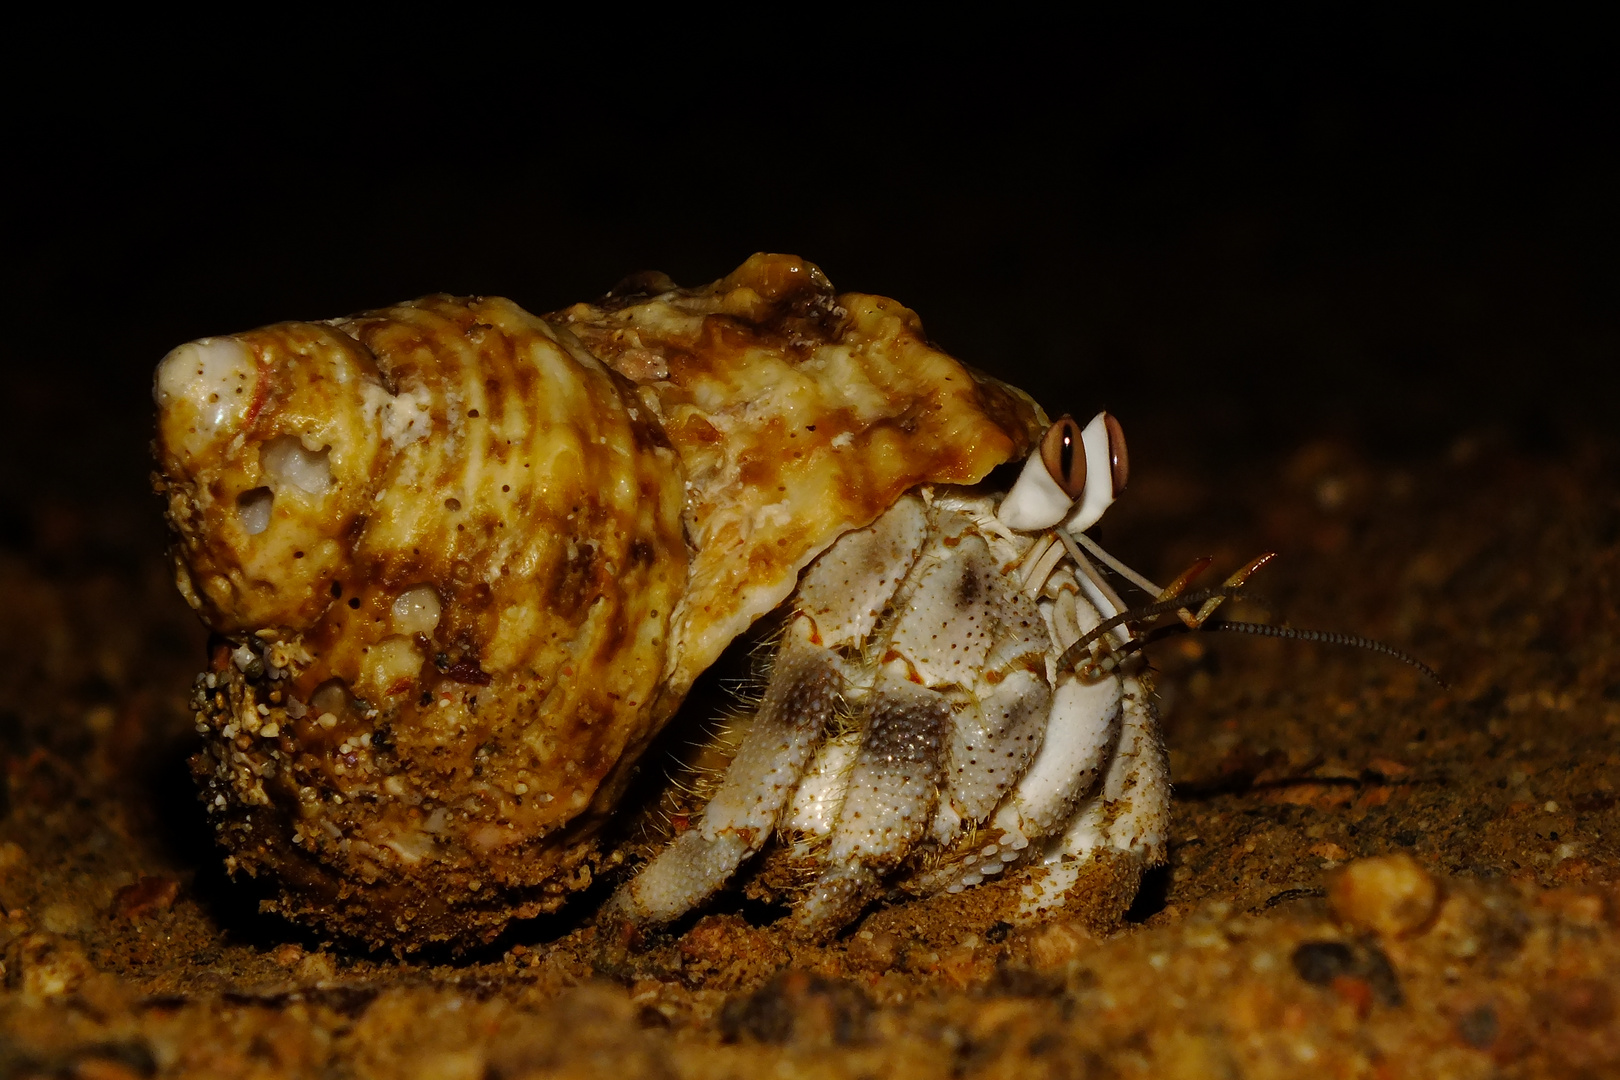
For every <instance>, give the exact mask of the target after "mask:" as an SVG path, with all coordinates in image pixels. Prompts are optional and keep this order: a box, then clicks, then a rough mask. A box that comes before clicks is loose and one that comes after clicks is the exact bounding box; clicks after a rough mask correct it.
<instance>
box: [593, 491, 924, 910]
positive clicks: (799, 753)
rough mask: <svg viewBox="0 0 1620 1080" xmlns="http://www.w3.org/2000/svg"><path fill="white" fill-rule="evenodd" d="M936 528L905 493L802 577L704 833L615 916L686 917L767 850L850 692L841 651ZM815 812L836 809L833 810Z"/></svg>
mask: <svg viewBox="0 0 1620 1080" xmlns="http://www.w3.org/2000/svg"><path fill="white" fill-rule="evenodd" d="M927 524H928V523H927V519H926V514H925V511H924V509H923V505H922V502H921V500H919V499H917V498H915V497H912V496H908V497H906V498H903V499H901V500H900V501H899V502H898V503H896V504H895V505H894V506H893V507H892V508H890V510H889V511H888V513H886V514H884V515H883V516H882V517H880V518H879V519H878V520H877V521H876V522H874V523H873V524H872V525H871V526H870V527H868V528H865V529H857V530H855V531H853V532H850V533H847V534H845V535H844V536H843V537H841V538H840V539H839V540H838V542H837V543H836V544H834V545H833V546H832V547H831V548H829V549H828V550H827V551H826V552H825V553H823V555H822V556H821V558H819V559H818V560H816V562H815V564H814V565H812V566H811V567H810V568H809V569H808V570H807V571H806V572H805V574H804V578H803V580H802V581H801V582H800V585H799V591H798V594H797V603H798V608H799V612H800V614H799V615H798V616H797V617H796V618H795V619H794V620H793V621H792V623H791V624H790V625H789V627H788V631H787V634H786V636H785V638H784V640H783V643H782V647H781V649H780V651H779V652H778V653H777V657H776V661H775V665H774V666H773V668H772V670H771V677H770V681H769V683H768V684H767V686H766V689H765V697H764V700H763V701H762V702H761V703H760V708H759V713H758V715H757V716H756V718H755V720H754V726H753V728H752V729H751V730H750V731H749V733H748V736H747V737H746V738H745V739H744V740H743V744H742V746H741V748H740V749H739V750H738V752H737V756H736V758H734V759H733V760H732V763H731V765H730V767H729V768H728V769H727V770H726V776H725V779H724V780H723V781H722V782H721V785H720V790H719V791H718V792H716V793H715V796H714V798H713V799H711V800H710V801H709V805H708V806H707V807H705V808H704V811H703V818H702V821H701V822H700V823H699V824H698V826H697V827H696V828H694V829H691V830H690V831H688V832H686V833H683V834H682V835H681V836H680V837H679V838H677V839H676V841H675V842H674V843H673V844H671V845H670V846H669V847H668V848H666V849H664V850H663V851H662V852H660V853H659V854H658V856H657V857H656V858H655V859H653V860H652V862H650V863H648V864H647V865H646V866H645V867H643V868H642V871H641V873H640V874H638V875H637V876H636V877H635V878H633V879H632V880H631V881H629V882H628V883H627V884H625V885H624V886H623V887H622V888H620V889H619V891H618V892H617V893H616V894H614V897H613V900H612V901H611V902H610V905H609V910H610V911H612V912H617V913H619V914H621V915H622V916H623V917H625V918H628V919H630V920H632V921H634V922H651V923H662V922H669V921H671V920H673V919H677V918H679V917H680V916H681V915H684V914H685V913H686V912H687V911H689V910H691V909H692V908H693V907H694V906H696V905H697V904H699V903H701V902H702V901H703V900H704V899H706V898H707V897H708V896H709V895H711V894H712V893H714V892H715V891H716V890H718V889H719V888H720V887H721V886H722V885H724V884H725V882H726V880H727V879H728V878H729V877H731V875H732V874H733V873H735V872H736V870H737V867H738V866H740V865H741V864H742V862H743V860H745V859H747V858H749V857H750V856H751V855H753V854H754V853H755V852H757V851H759V849H760V848H761V847H762V846H764V844H765V841H766V840H768V839H769V838H770V836H771V834H772V832H774V831H775V829H776V826H777V821H778V819H779V818H780V817H781V814H782V810H783V807H784V806H786V805H787V803H788V800H789V798H790V797H791V796H793V794H794V790H795V788H797V787H798V786H799V784H800V780H801V778H802V777H804V776H805V774H806V771H807V770H809V769H810V766H811V761H812V758H813V757H814V756H815V753H816V748H817V746H818V745H819V744H820V742H821V740H822V737H823V736H824V735H825V734H826V731H827V728H828V726H829V724H830V722H831V721H832V719H833V715H834V712H835V710H836V708H837V707H838V704H839V701H840V699H841V698H842V696H843V694H844V693H845V690H846V689H847V683H846V680H845V677H844V674H843V673H844V670H845V667H846V665H845V662H844V661H843V660H842V659H840V658H839V656H838V654H837V652H836V651H834V650H836V649H838V648H841V647H851V646H858V645H859V644H860V643H861V642H862V640H864V638H865V637H866V636H867V635H868V634H870V633H871V632H872V628H873V626H874V625H875V624H876V623H877V621H878V619H879V618H880V617H881V615H882V613H883V609H884V608H885V606H886V605H887V604H888V601H889V598H890V597H891V596H893V594H894V591H895V590H896V589H897V588H898V587H899V586H900V583H901V582H902V581H903V580H904V579H905V577H906V574H907V572H908V571H909V570H910V568H911V566H912V563H913V562H915V561H916V559H917V554H918V551H919V550H920V549H921V546H922V543H923V538H924V536H925V535H926V532H927ZM936 756H937V755H936ZM829 780H833V781H835V780H836V777H831V778H829V777H817V784H818V789H826V788H829V787H833V786H836V785H835V784H830V783H829V782H828V781H829ZM930 790H932V788H930ZM826 794H827V793H826V792H825V791H823V795H824V796H825V795H826ZM838 795H839V797H840V798H841V797H842V793H841V792H839V793H838ZM814 801H815V800H812V802H814ZM826 801H827V800H826V798H825V797H824V798H823V799H822V800H821V803H822V804H825V802H826ZM931 808H932V807H931V805H930V809H931ZM817 809H818V810H819V811H820V812H821V813H823V814H826V813H827V812H828V807H826V806H825V805H821V806H819V807H817Z"/></svg>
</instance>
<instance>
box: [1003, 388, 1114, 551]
mask: <svg viewBox="0 0 1620 1080" xmlns="http://www.w3.org/2000/svg"><path fill="white" fill-rule="evenodd" d="M1129 476H1130V458H1129V457H1128V456H1127V455H1126V452H1125V430H1124V429H1123V428H1121V427H1120V426H1119V421H1118V420H1115V419H1114V418H1113V417H1112V416H1111V415H1109V414H1108V413H1105V412H1102V413H1098V414H1097V415H1096V416H1094V417H1092V419H1091V422H1090V423H1089V424H1087V425H1086V426H1085V427H1084V428H1081V427H1080V425H1079V424H1078V423H1076V422H1075V419H1074V418H1073V417H1072V416H1063V417H1059V418H1058V420H1057V422H1056V423H1054V424H1053V425H1052V426H1051V427H1049V428H1047V429H1046V434H1045V435H1044V436H1042V437H1041V445H1040V448H1039V451H1038V452H1037V453H1034V454H1031V455H1030V456H1029V460H1028V461H1026V462H1024V471H1023V472H1021V473H1019V474H1018V481H1017V483H1015V484H1013V487H1012V490H1011V491H1009V492H1007V497H1006V498H1005V499H1003V500H1002V501H1001V507H1000V509H998V510H997V511H996V516H997V517H999V518H1000V519H1001V521H1002V523H1003V524H1004V525H1006V526H1007V527H1008V528H1010V529H1018V530H1021V531H1034V530H1036V529H1050V528H1051V527H1052V526H1054V525H1056V524H1058V523H1059V522H1060V521H1063V520H1064V519H1065V518H1068V526H1067V527H1068V528H1069V529H1070V530H1071V531H1074V532H1083V531H1085V530H1086V529H1089V528H1091V526H1093V525H1095V524H1096V523H1097V519H1098V518H1100V517H1102V515H1103V511H1105V510H1107V509H1108V506H1109V504H1110V503H1112V502H1113V501H1114V499H1115V497H1117V496H1118V495H1119V494H1120V493H1121V492H1123V491H1124V490H1125V481H1126V480H1127V479H1128V478H1129Z"/></svg>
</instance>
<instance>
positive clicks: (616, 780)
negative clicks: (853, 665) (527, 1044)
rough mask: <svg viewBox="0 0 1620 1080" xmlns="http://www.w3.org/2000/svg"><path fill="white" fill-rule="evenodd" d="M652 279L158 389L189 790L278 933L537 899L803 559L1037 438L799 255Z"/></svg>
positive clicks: (998, 398)
mask: <svg viewBox="0 0 1620 1080" xmlns="http://www.w3.org/2000/svg"><path fill="white" fill-rule="evenodd" d="M645 281H646V279H643V285H644V286H645ZM667 286H668V283H667V281H660V282H658V283H657V284H656V292H643V293H639V294H635V295H628V296H618V297H612V296H610V297H609V298H608V299H607V300H604V301H602V302H601V303H599V304H597V305H576V306H575V307H573V308H569V309H567V310H566V311H563V312H560V313H557V314H555V315H553V316H549V317H548V318H546V319H540V318H537V317H535V316H533V315H530V314H528V313H526V312H524V311H522V310H521V309H520V308H518V307H517V306H516V305H514V304H512V303H511V302H510V301H506V300H502V299H499V298H452V297H444V296H436V297H428V298H425V299H423V300H419V301H416V302H413V303H410V304H403V305H399V306H397V307H393V308H388V309H385V310H382V311H377V312H370V313H367V314H364V315H359V316H354V317H351V318H347V319H340V320H333V321H331V322H327V323H285V324H280V325H277V326H272V327H267V328H265V329H262V330H257V331H252V332H249V333H245V334H239V335H234V336H231V337H224V338H214V339H205V340H204V341H201V342H197V343H194V344H192V345H187V346H182V347H181V348H180V349H177V350H175V352H173V353H171V354H170V356H169V357H167V358H166V359H165V360H164V362H163V364H162V365H161V366H160V367H159V369H158V374H157V381H156V396H157V401H158V406H159V423H158V443H157V447H158V456H159V469H160V471H159V474H158V477H157V481H156V482H157V486H158V488H159V490H160V491H161V492H162V493H163V494H164V495H165V497H166V499H167V504H168V505H167V511H168V518H169V521H170V524H171V526H172V528H173V530H174V532H175V535H176V542H175V545H174V555H175V564H176V577H177V581H178V583H179V586H180V589H181V591H182V593H183V594H184V595H185V596H186V598H187V600H188V601H189V602H190V603H191V604H192V605H193V607H195V608H196V609H197V610H198V612H199V614H200V615H201V616H202V618H203V619H204V621H205V622H207V624H208V625H209V626H210V628H212V629H213V630H214V631H216V632H217V633H218V634H220V635H222V638H223V640H224V643H223V644H221V645H220V646H219V647H218V648H216V651H215V655H214V658H213V662H212V665H211V670H210V671H208V672H207V673H205V674H204V675H203V676H199V680H198V684H197V696H196V700H195V705H196V709H197V720H198V727H199V730H200V731H201V732H203V733H204V735H205V736H206V738H205V748H204V750H203V751H202V752H201V753H199V754H198V755H197V757H196V758H195V759H194V762H193V764H194V769H195V771H196V772H197V774H198V776H199V779H200V780H201V781H202V782H203V784H204V786H205V799H206V800H207V801H208V803H209V805H210V809H211V811H212V812H213V813H214V814H215V815H216V821H217V823H218V831H219V836H220V838H221V840H222V841H223V842H224V843H225V844H226V846H227V847H229V848H230V849H231V850H232V853H233V854H232V859H233V860H234V865H235V866H237V867H240V868H242V869H244V870H246V871H248V872H250V873H257V872H258V871H259V870H261V869H263V870H268V871H270V872H272V873H273V874H274V875H275V876H276V878H277V880H278V881H279V883H280V885H281V888H282V893H281V899H280V900H279V901H278V904H279V905H280V906H281V908H282V909H283V910H285V911H287V912H289V913H292V914H297V915H301V916H304V917H307V918H311V919H314V920H316V921H318V922H321V923H323V924H324V925H326V926H327V927H328V928H330V929H334V930H337V931H340V932H343V933H347V934H351V935H354V936H358V937H360V938H363V939H365V940H368V941H371V942H373V943H379V944H382V943H387V944H392V945H394V946H395V947H406V948H409V947H413V946H415V945H419V944H421V943H423V942H426V941H432V940H457V941H467V940H477V939H480V938H488V937H490V936H492V935H493V934H494V933H496V932H498V930H499V928H500V927H501V926H502V925H504V923H505V922H506V921H507V920H508V919H509V918H511V917H514V916H523V915H529V914H534V913H537V912H539V911H542V910H547V909H551V908H554V907H556V906H557V905H558V904H560V903H561V902H562V900H563V899H564V898H565V897H566V896H567V895H568V894H569V893H570V892H572V891H574V890H577V889H578V888H580V887H582V886H583V885H584V884H586V883H588V882H589V880H590V877H591V874H592V872H593V868H594V867H597V866H599V865H600V863H601V861H602V859H603V857H604V856H603V854H602V853H601V852H599V851H598V850H597V841H596V834H597V832H598V830H599V828H600V826H601V824H602V822H603V821H605V820H606V818H607V817H608V816H609V815H610V814H611V813H612V811H613V809H614V806H615V804H616V802H617V800H618V798H619V796H620V794H621V793H622V790H623V787H624V785H625V783H626V782H627V779H628V776H629V770H630V767H631V766H632V764H633V763H634V760H635V758H636V756H637V755H638V754H639V753H640V752H641V750H642V749H644V748H645V746H646V744H647V742H648V741H649V740H650V739H651V738H652V737H653V735H654V734H656V732H657V730H658V729H659V728H660V727H661V726H662V725H663V724H664V723H665V722H666V721H667V720H668V718H669V717H670V715H671V714H672V713H673V712H674V710H675V708H676V707H677V706H678V705H679V704H680V701H681V699H682V698H683V697H684V695H685V693H686V691H687V689H688V688H689V686H690V685H691V682H692V679H693V678H694V677H695V676H696V675H697V674H698V673H700V672H701V671H702V670H703V669H704V668H705V667H707V666H708V665H709V664H710V663H712V662H713V660H714V658H715V657H716V656H717V655H718V654H719V652H720V651H721V650H722V649H723V648H724V647H725V645H726V644H727V643H729V642H730V641H731V640H732V639H733V638H734V637H735V636H736V635H737V634H738V633H740V632H741V631H742V630H744V629H746V627H747V626H748V625H749V624H750V623H751V622H752V621H753V620H754V619H756V618H758V617H759V616H760V615H762V614H764V613H765V612H767V611H769V610H771V609H772V608H774V607H775V606H776V605H777V604H779V603H780V602H781V601H782V600H783V599H784V598H785V597H786V596H787V595H788V594H789V593H790V592H791V591H792V589H793V587H794V584H795V582H796V580H797V576H798V573H799V571H800V570H801V569H802V568H803V567H804V566H805V565H806V564H807V563H809V562H810V561H811V560H812V559H814V558H815V556H816V555H818V554H819V553H820V552H821V551H823V550H825V548H826V547H827V546H828V545H829V544H831V543H832V541H833V540H834V539H836V538H837V536H838V535H840V534H841V533H842V532H844V531H847V530H848V529H850V528H854V527H859V526H862V525H865V524H867V523H869V522H870V521H871V520H872V519H874V518H875V517H876V516H877V515H878V514H879V513H881V512H882V511H883V510H885V509H887V507H888V506H890V505H892V504H893V502H894V501H895V500H896V499H897V498H898V497H899V496H900V495H901V494H902V493H904V492H905V491H906V490H908V489H909V488H911V487H913V486H915V485H917V484H920V483H926V482H954V483H971V482H973V481H976V480H978V479H980V478H981V477H982V476H983V475H984V474H985V473H986V472H988V471H989V470H990V469H991V468H992V467H994V466H995V465H997V464H1000V463H1001V462H1003V461H1006V460H1008V459H1010V458H1013V457H1016V456H1017V455H1019V454H1021V453H1023V452H1024V451H1025V449H1026V448H1027V446H1028V444H1029V443H1030V441H1031V440H1032V439H1033V438H1034V437H1035V436H1036V435H1037V434H1038V431H1039V427H1040V425H1041V423H1042V420H1043V418H1042V417H1041V416H1040V415H1039V410H1038V409H1036V408H1035V407H1034V405H1033V404H1032V403H1031V402H1030V401H1029V399H1028V398H1027V397H1025V396H1024V395H1022V394H1021V393H1019V392H1018V391H1015V390H1012V389H1010V388H1007V387H1004V386H1001V385H1000V384H998V383H995V382H994V381H992V380H988V379H986V378H984V377H982V376H977V375H975V374H974V373H972V372H970V371H969V370H968V369H966V368H964V367H963V366H962V365H960V364H958V363H957V362H956V361H954V360H952V359H950V358H949V357H946V356H944V355H943V354H941V353H939V352H937V351H935V350H933V349H932V348H930V347H929V346H927V345H926V344H925V342H924V341H923V339H922V336H921V332H920V327H919V326H918V324H917V320H916V317H915V316H914V315H913V314H912V313H911V312H910V311H908V310H907V309H905V308H903V307H900V306H899V305H897V304H895V303H894V302H893V301H889V300H884V299H882V298H879V297H871V296H863V295H858V294H846V295H843V296H836V297H835V296H834V294H833V293H832V290H831V287H830V286H829V285H828V284H827V282H826V279H825V278H824V277H823V276H822V275H821V272H820V271H819V270H818V269H817V268H815V267H814V266H812V265H811V264H809V263H805V262H803V261H801V260H797V259H793V258H790V257H786V256H755V257H754V258H753V259H751V260H749V262H748V263H746V264H745V265H744V266H743V267H742V268H740V269H739V270H738V271H737V272H735V273H734V274H732V275H730V276H729V277H727V278H724V279H722V280H721V281H719V282H716V283H714V284H713V285H710V286H707V287H705V288H701V289H696V290H674V289H672V288H671V287H667ZM609 856H611V853H609Z"/></svg>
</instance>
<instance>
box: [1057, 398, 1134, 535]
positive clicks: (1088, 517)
mask: <svg viewBox="0 0 1620 1080" xmlns="http://www.w3.org/2000/svg"><path fill="white" fill-rule="evenodd" d="M1080 445H1081V446H1082V447H1083V448H1084V451H1085V458H1086V468H1085V470H1084V475H1085V478H1086V482H1085V490H1084V491H1083V492H1082V493H1081V494H1080V496H1079V497H1078V498H1077V499H1075V508H1074V513H1072V514H1070V515H1069V520H1068V521H1067V522H1065V523H1064V524H1065V526H1066V527H1067V528H1068V530H1069V531H1070V532H1076V533H1078V532H1085V531H1086V530H1087V529H1089V528H1091V527H1092V526H1093V525H1095V524H1097V519H1098V518H1100V517H1102V516H1103V512H1104V511H1106V510H1107V509H1108V507H1109V506H1111V505H1112V504H1113V502H1114V500H1115V499H1116V498H1118V497H1119V495H1120V493H1121V492H1123V491H1124V490H1125V481H1127V480H1129V479H1130V471H1131V467H1130V458H1129V457H1127V456H1126V454H1125V429H1124V428H1122V427H1120V426H1119V421H1118V420H1115V419H1114V418H1113V416H1111V415H1109V414H1108V413H1105V412H1100V413H1098V414H1097V415H1096V416H1094V417H1092V418H1091V423H1089V424H1087V425H1086V426H1085V429H1084V430H1083V431H1081V432H1080Z"/></svg>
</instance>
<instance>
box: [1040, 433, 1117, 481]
mask: <svg viewBox="0 0 1620 1080" xmlns="http://www.w3.org/2000/svg"><path fill="white" fill-rule="evenodd" d="M1116 426H1117V425H1116ZM1112 434H1113V433H1112V430H1110V432H1109V435H1110V438H1111V437H1112ZM1119 445H1120V452H1121V453H1123V452H1124V447H1125V442H1124V438H1123V436H1122V437H1121V440H1120V444H1119ZM1041 461H1042V463H1043V464H1045V465H1046V471H1047V472H1049V473H1051V474H1052V479H1053V480H1056V481H1057V485H1058V487H1060V488H1062V489H1063V493H1064V494H1065V495H1067V496H1068V497H1069V498H1071V499H1078V498H1079V497H1080V493H1081V492H1082V491H1084V490H1086V450H1085V447H1083V446H1081V445H1080V425H1079V424H1077V423H1075V422H1074V417H1072V416H1067V415H1065V416H1062V417H1059V418H1058V420H1057V422H1056V423H1054V424H1053V425H1052V426H1051V427H1049V428H1047V429H1046V435H1045V436H1044V437H1042V439H1041Z"/></svg>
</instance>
